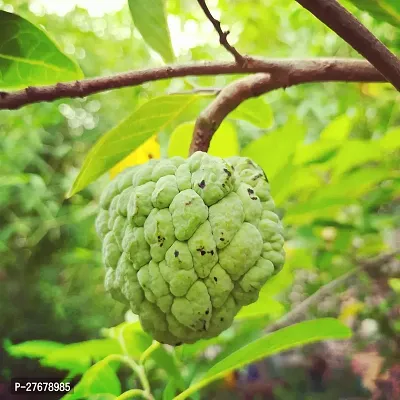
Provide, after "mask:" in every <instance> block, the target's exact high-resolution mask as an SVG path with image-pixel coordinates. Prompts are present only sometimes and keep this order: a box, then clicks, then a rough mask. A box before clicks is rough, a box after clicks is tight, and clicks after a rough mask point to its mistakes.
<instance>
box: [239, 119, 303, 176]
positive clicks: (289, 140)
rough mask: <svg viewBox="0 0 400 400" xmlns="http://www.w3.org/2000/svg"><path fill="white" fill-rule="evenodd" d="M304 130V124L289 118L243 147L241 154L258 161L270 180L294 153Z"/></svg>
mask: <svg viewBox="0 0 400 400" xmlns="http://www.w3.org/2000/svg"><path fill="white" fill-rule="evenodd" d="M305 132H306V129H305V127H304V125H302V124H301V123H300V122H299V121H298V120H296V119H295V118H291V119H289V121H288V122H287V123H286V124H285V125H284V126H282V127H281V128H279V129H276V130H274V131H272V132H270V133H268V134H265V135H264V136H262V137H261V138H259V139H257V140H255V141H253V142H251V143H250V144H249V145H248V146H246V147H245V148H244V149H243V151H242V155H243V156H245V157H250V158H251V159H253V160H254V161H255V162H256V163H258V164H259V165H260V167H261V168H263V170H264V171H265V173H266V174H267V176H268V179H270V180H272V179H273V178H274V177H275V175H276V174H277V173H278V172H279V171H280V169H281V168H282V167H283V166H284V165H286V164H287V162H288V161H289V159H290V157H291V156H292V155H293V154H294V152H295V150H296V147H297V145H298V144H299V143H301V141H302V140H303V138H304V135H305Z"/></svg>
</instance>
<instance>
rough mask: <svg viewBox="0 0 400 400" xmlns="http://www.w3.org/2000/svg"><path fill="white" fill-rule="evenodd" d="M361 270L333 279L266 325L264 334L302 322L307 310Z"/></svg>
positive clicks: (354, 270)
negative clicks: (279, 317)
mask: <svg viewBox="0 0 400 400" xmlns="http://www.w3.org/2000/svg"><path fill="white" fill-rule="evenodd" d="M360 270H361V268H360V267H359V268H355V269H353V270H351V271H349V272H348V273H346V274H344V275H341V276H340V277H339V278H337V279H334V280H333V281H331V282H329V283H327V284H326V285H324V286H322V287H321V288H320V289H318V290H317V291H316V292H315V293H313V294H312V295H311V296H310V297H307V299H306V300H304V301H302V302H301V303H300V304H299V305H298V306H296V307H295V308H293V309H292V310H291V311H289V312H288V313H287V314H285V315H284V316H283V317H282V318H281V319H279V320H278V321H276V322H274V323H272V324H271V325H268V327H267V329H266V330H265V332H266V333H271V332H274V331H277V330H278V329H282V328H285V327H286V326H289V325H292V324H294V323H296V322H298V321H300V320H302V319H303V318H304V316H305V313H306V312H307V311H308V309H309V308H310V307H311V306H313V305H315V304H318V303H319V302H320V301H321V300H322V299H323V298H324V297H326V296H327V295H329V294H330V293H332V292H333V291H334V290H335V289H337V288H338V287H340V286H341V285H343V284H345V283H346V282H347V281H348V280H349V279H350V278H352V277H353V276H354V275H355V274H356V273H357V272H360Z"/></svg>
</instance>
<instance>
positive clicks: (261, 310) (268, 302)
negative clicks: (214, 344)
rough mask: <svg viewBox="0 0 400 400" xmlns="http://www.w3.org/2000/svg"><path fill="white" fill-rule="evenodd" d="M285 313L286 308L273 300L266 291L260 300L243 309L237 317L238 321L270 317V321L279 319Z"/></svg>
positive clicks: (261, 294) (262, 293)
mask: <svg viewBox="0 0 400 400" xmlns="http://www.w3.org/2000/svg"><path fill="white" fill-rule="evenodd" d="M284 312H285V307H283V305H282V304H281V303H280V302H279V301H277V300H275V299H273V298H272V297H271V295H270V294H269V293H267V292H266V291H262V292H260V295H259V297H258V300H257V301H256V302H255V303H253V304H250V305H248V306H246V307H243V308H242V309H241V310H240V311H239V313H238V314H237V315H236V317H235V319H236V320H242V319H248V318H258V317H269V318H270V320H274V319H277V318H279V317H280V316H281V315H282V314H283V313H284Z"/></svg>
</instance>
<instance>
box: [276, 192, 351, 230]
mask: <svg viewBox="0 0 400 400" xmlns="http://www.w3.org/2000/svg"><path fill="white" fill-rule="evenodd" d="M349 204H352V201H351V199H348V198H344V197H340V193H338V195H337V197H336V198H328V199H314V198H312V199H310V200H309V201H307V202H302V203H299V204H296V205H293V206H288V209H287V212H286V214H285V216H284V221H285V223H286V224H305V223H309V222H311V221H312V220H314V219H316V218H318V217H328V216H330V215H331V214H332V213H336V212H337V211H338V210H339V209H340V208H341V207H343V206H345V205H349Z"/></svg>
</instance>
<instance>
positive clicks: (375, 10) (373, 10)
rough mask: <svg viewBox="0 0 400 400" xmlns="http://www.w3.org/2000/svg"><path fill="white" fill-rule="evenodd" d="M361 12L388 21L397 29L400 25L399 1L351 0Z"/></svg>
mask: <svg viewBox="0 0 400 400" xmlns="http://www.w3.org/2000/svg"><path fill="white" fill-rule="evenodd" d="M350 1H351V2H352V3H353V4H354V5H355V6H356V7H358V8H359V9H360V10H363V11H367V12H368V13H369V14H371V15H372V16H373V17H374V18H376V19H377V20H379V21H386V22H388V23H389V24H392V25H393V26H395V27H396V28H397V27H398V26H399V25H400V2H399V1H398V0H350Z"/></svg>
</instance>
